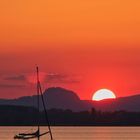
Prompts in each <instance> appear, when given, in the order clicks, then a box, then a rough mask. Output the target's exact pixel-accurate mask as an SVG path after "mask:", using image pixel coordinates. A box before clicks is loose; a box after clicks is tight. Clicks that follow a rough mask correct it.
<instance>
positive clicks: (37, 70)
mask: <svg viewBox="0 0 140 140" xmlns="http://www.w3.org/2000/svg"><path fill="white" fill-rule="evenodd" d="M36 72H37V106H38V140H39V139H40V137H39V134H40V127H39V117H40V115H39V114H40V112H39V69H38V66H37V67H36Z"/></svg>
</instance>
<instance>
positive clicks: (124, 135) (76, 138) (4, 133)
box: [0, 127, 140, 140]
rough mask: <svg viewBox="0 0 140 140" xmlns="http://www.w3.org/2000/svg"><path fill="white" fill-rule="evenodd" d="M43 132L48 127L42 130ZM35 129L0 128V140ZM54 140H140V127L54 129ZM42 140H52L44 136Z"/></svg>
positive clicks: (11, 139) (9, 139)
mask: <svg viewBox="0 0 140 140" xmlns="http://www.w3.org/2000/svg"><path fill="white" fill-rule="evenodd" d="M41 129H42V132H44V131H45V130H46V127H43V128H41ZM34 130H36V128H35V127H0V140H13V136H14V135H15V134H17V133H19V132H32V131H34ZM52 132H53V137H54V140H140V127H52ZM40 140H50V138H49V137H47V136H42V137H41V139H40Z"/></svg>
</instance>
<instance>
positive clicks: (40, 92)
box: [36, 67, 53, 140]
mask: <svg viewBox="0 0 140 140" xmlns="http://www.w3.org/2000/svg"><path fill="white" fill-rule="evenodd" d="M36 70H37V94H38V111H39V96H40V95H41V99H42V103H43V107H44V111H45V118H46V121H47V124H48V129H49V133H50V137H51V140H53V136H52V132H51V127H50V123H49V119H48V113H47V109H46V106H45V101H44V97H43V92H42V88H41V84H40V81H39V68H38V67H36ZM39 113H40V112H39ZM38 118H39V116H38ZM38 132H39V134H40V127H39V119H38ZM38 140H39V136H38Z"/></svg>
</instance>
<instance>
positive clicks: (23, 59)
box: [0, 0, 140, 99]
mask: <svg viewBox="0 0 140 140" xmlns="http://www.w3.org/2000/svg"><path fill="white" fill-rule="evenodd" d="M139 7H140V1H138V0H133V1H132V0H120V1H119V0H94V1H93V0H71V1H65V0H59V1H58V0H51V1H50V0H40V1H38V0H20V1H19V0H13V1H11V0H4V1H1V2H0V20H1V21H0V64H1V69H0V76H1V80H0V97H1V98H3V97H4V98H14V97H17V96H22V95H28V91H29V89H30V87H29V86H28V84H29V83H28V81H27V79H26V78H25V79H24V78H23V77H22V78H21V77H20V76H21V75H22V76H25V77H27V76H28V75H29V74H30V73H31V72H33V71H34V66H35V64H39V65H40V68H41V71H43V72H45V73H46V75H48V76H50V75H51V76H50V77H51V78H50V79H49V81H47V80H46V81H47V83H48V86H62V87H65V88H68V89H71V90H74V91H76V92H77V93H78V95H79V96H80V97H81V98H82V99H90V98H91V96H92V93H93V92H94V91H96V90H98V89H100V88H109V89H111V90H113V91H114V92H115V93H116V95H117V96H127V95H131V94H137V93H140V86H139V83H140V74H139V71H140V66H139V64H140V55H139V54H140V39H139V37H140V26H139V25H140V16H139V15H140V10H139ZM52 75H53V76H52ZM18 76H19V77H18ZM14 77H18V78H19V79H20V78H21V79H20V80H19V79H18V78H17V79H16V78H14ZM44 86H45V87H46V82H45V83H44ZM48 86H47V87H48ZM21 87H22V88H21ZM21 89H22V91H21ZM31 91H32V90H31ZM32 94H33V93H32Z"/></svg>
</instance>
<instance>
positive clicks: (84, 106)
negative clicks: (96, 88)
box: [0, 87, 140, 112]
mask: <svg viewBox="0 0 140 140" xmlns="http://www.w3.org/2000/svg"><path fill="white" fill-rule="evenodd" d="M43 96H44V99H45V104H46V106H47V109H63V110H67V109H69V110H72V111H75V112H79V111H85V110H91V109H92V108H95V109H96V110H100V111H118V110H125V111H132V112H134V111H135V112H139V111H140V95H134V96H128V97H120V98H116V99H106V100H102V101H92V100H80V98H79V97H78V96H77V94H76V93H75V92H73V91H71V90H67V89H64V88H60V87H52V88H48V89H47V90H45V92H44V93H43ZM39 99H40V102H41V97H40V98H39ZM0 105H18V106H30V107H37V96H36V95H34V96H24V97H20V98H17V99H0ZM42 109H43V107H42V104H41V105H40V110H42Z"/></svg>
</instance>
